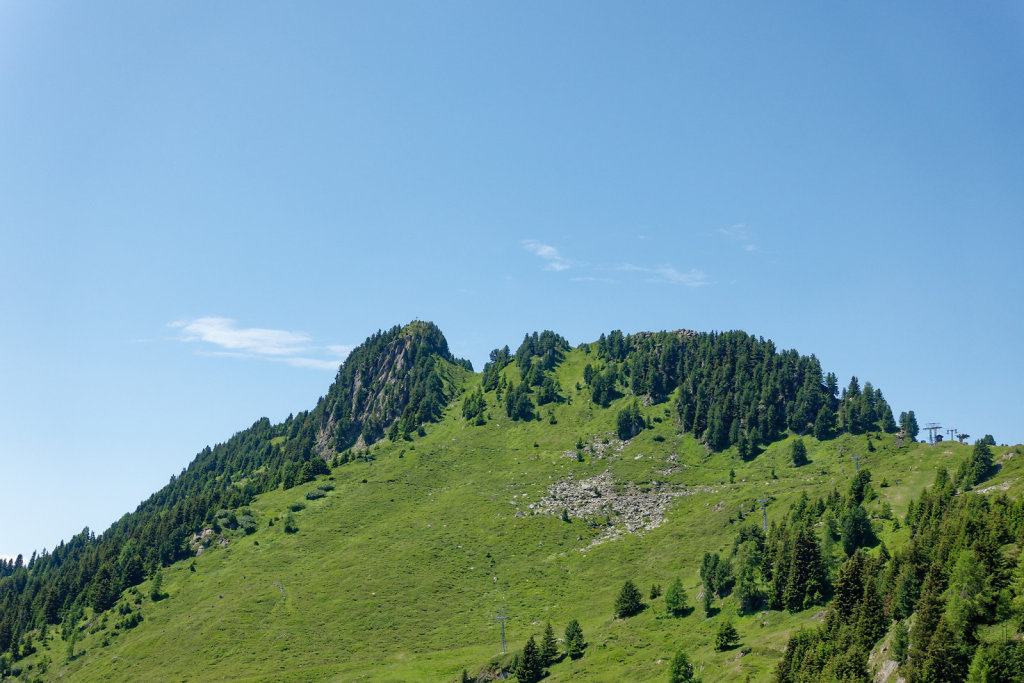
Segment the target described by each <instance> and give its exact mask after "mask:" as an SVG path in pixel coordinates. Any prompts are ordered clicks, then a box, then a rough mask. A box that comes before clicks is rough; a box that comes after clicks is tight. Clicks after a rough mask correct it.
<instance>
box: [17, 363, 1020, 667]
mask: <svg viewBox="0 0 1024 683" xmlns="http://www.w3.org/2000/svg"><path fill="white" fill-rule="evenodd" d="M585 362H586V356H585V355H584V354H583V352H582V351H580V350H575V351H572V352H571V353H570V354H569V355H568V356H567V357H566V359H565V361H564V362H563V363H562V364H561V365H560V366H559V368H558V375H559V379H560V382H561V385H562V387H563V394H564V395H565V396H566V397H567V398H568V399H569V401H568V402H563V403H561V404H558V405H556V406H553V407H550V406H545V407H543V408H541V409H540V410H539V413H540V419H538V420H535V421H532V422H529V423H521V422H511V421H510V420H508V419H507V418H506V417H505V415H504V410H503V409H502V408H500V407H498V406H497V405H496V404H495V400H494V394H493V393H491V394H488V395H487V398H488V401H489V413H490V419H489V420H488V422H487V424H486V425H485V426H480V427H472V426H467V425H466V423H465V421H464V420H463V419H462V417H461V411H460V409H459V406H458V405H457V402H456V403H453V404H452V405H451V406H449V407H448V409H447V411H446V413H445V416H444V418H443V420H442V421H441V422H440V423H438V424H436V425H430V426H428V429H427V435H426V436H425V437H420V438H415V439H414V440H413V441H412V442H405V441H401V440H400V441H398V442H397V443H391V442H388V441H384V442H382V443H381V444H379V445H378V446H376V447H374V448H373V450H372V454H373V456H374V459H373V460H370V461H369V462H362V461H356V462H351V463H347V464H345V465H342V466H340V467H337V468H335V469H334V470H333V471H332V473H331V475H330V477H321V478H320V479H319V481H317V482H313V483H309V484H306V485H303V486H300V487H296V488H293V489H289V490H277V491H274V492H271V493H268V494H264V495H261V496H259V498H258V499H257V500H256V501H255V502H254V503H253V504H252V505H251V506H249V508H248V510H249V511H250V512H251V514H252V515H253V517H254V518H255V519H256V521H257V524H258V526H259V530H258V531H257V532H256V533H254V534H251V535H248V536H247V535H244V534H243V533H242V532H241V531H234V532H225V538H226V539H227V546H226V547H221V546H220V545H218V544H217V543H213V544H211V546H210V547H209V548H208V549H207V550H205V551H204V552H203V554H202V555H201V556H200V557H198V558H196V559H195V561H194V569H195V571H192V570H191V568H190V567H191V566H192V565H193V563H192V561H190V560H186V561H184V562H179V563H178V564H176V565H174V566H172V567H170V568H167V569H165V570H164V572H163V574H164V584H163V589H164V591H165V592H166V593H167V594H168V597H167V598H166V599H164V600H161V601H159V602H153V601H151V599H150V597H149V588H150V584H149V582H147V583H144V584H142V585H141V586H139V587H138V590H137V594H138V596H139V597H140V598H141V606H136V605H135V604H133V603H134V600H135V596H136V593H134V592H127V593H126V594H125V595H124V596H123V597H122V599H121V604H124V603H129V604H132V608H133V609H134V610H136V611H138V610H140V609H141V612H142V614H143V615H144V620H143V621H142V622H141V623H140V624H139V625H138V626H136V627H134V628H131V629H127V630H126V629H124V628H121V629H117V628H116V627H115V624H116V622H117V620H118V619H119V618H120V617H119V616H118V614H117V609H116V608H115V609H113V610H111V611H110V612H108V613H107V617H106V619H105V622H104V620H102V619H95V620H93V623H91V624H89V625H88V627H87V628H85V629H84V630H83V631H82V635H81V637H80V638H79V640H78V642H77V643H76V644H75V651H76V654H75V656H74V657H73V658H70V659H69V658H68V656H67V647H68V645H67V643H64V642H62V641H61V640H60V638H59V636H58V635H56V634H55V631H56V630H57V629H53V630H52V631H51V633H50V634H49V636H48V638H47V639H46V644H45V645H43V644H41V643H37V646H39V651H38V652H37V653H36V654H35V655H33V656H32V657H29V658H28V659H26V660H23V661H22V662H20V663H19V664H20V666H21V668H22V671H23V675H24V676H25V677H27V678H32V677H35V676H40V677H41V678H43V679H45V680H51V679H56V678H69V677H70V678H74V679H82V680H100V679H103V680H109V679H133V680H148V681H165V680H166V681H170V680H175V681H179V680H210V679H235V680H267V679H274V680H310V679H331V680H346V681H347V680H386V681H419V680H424V681H439V680H458V677H459V675H460V673H461V672H462V670H463V669H464V668H465V669H468V670H469V671H470V673H475V672H478V671H481V670H482V669H484V668H485V667H486V666H488V664H489V663H491V662H495V661H500V660H501V657H500V655H499V649H500V640H499V631H498V624H497V622H496V621H494V620H493V619H492V617H493V616H494V614H495V612H496V611H497V610H499V609H504V610H505V612H506V613H507V614H508V615H509V617H510V618H509V620H508V621H507V626H506V633H507V638H508V642H509V650H510V651H514V650H518V649H520V648H521V647H522V645H523V643H524V642H525V640H526V639H527V638H528V637H529V636H530V635H534V636H537V637H539V635H540V634H541V632H542V630H543V628H544V624H545V622H546V621H548V620H550V621H551V622H552V624H553V626H554V627H555V631H556V634H557V635H559V636H561V635H562V632H563V630H564V628H565V625H566V624H567V622H568V621H569V620H570V619H573V618H576V619H578V620H579V621H580V624H581V626H582V628H583V632H584V634H585V637H586V640H587V642H588V644H589V645H588V648H587V650H586V654H585V656H584V657H583V658H582V659H580V660H577V661H570V660H567V659H566V660H564V661H562V662H560V663H558V664H556V665H554V666H553V667H551V670H550V671H551V675H550V677H549V678H548V679H546V680H551V681H561V680H574V681H576V680H581V681H587V680H592V681H615V680H666V678H667V671H668V661H669V660H670V659H671V657H672V655H673V654H674V652H675V651H676V650H677V649H678V648H679V647H685V648H686V649H687V651H688V653H689V655H690V658H691V660H692V661H694V662H695V663H697V664H698V666H699V667H700V668H702V674H701V675H702V676H703V678H704V680H707V681H712V680H743V679H744V677H745V676H746V675H748V674H749V675H750V676H751V678H752V679H753V680H767V679H768V678H769V677H770V673H771V670H772V667H773V666H774V665H775V663H776V662H777V661H778V658H779V656H780V654H781V652H782V649H783V648H784V647H785V645H786V642H787V639H788V635H789V632H790V631H791V630H793V629H795V628H798V627H800V626H802V625H813V624H816V623H817V622H816V620H815V617H816V614H817V613H818V612H819V611H821V610H822V609H823V608H815V609H811V610H807V611H805V612H802V613H796V614H789V613H785V612H776V611H769V612H759V613H757V614H754V615H749V616H743V617H737V616H736V610H735V598H732V597H729V598H726V599H725V600H724V601H722V602H721V603H716V605H715V606H716V607H717V608H719V612H718V613H717V614H716V615H714V616H712V617H711V618H708V619H706V618H705V617H704V616H703V614H702V612H701V610H699V609H697V610H694V611H692V612H691V613H690V614H689V615H688V616H686V617H684V618H680V619H669V618H667V617H665V611H664V598H663V597H660V598H657V599H655V600H648V599H647V592H648V589H649V587H650V586H651V584H652V583H659V584H661V586H662V587H663V588H664V587H667V585H668V583H669V582H670V581H671V580H672V579H673V578H674V577H675V576H679V577H681V578H682V581H683V584H684V586H685V588H686V590H687V593H688V600H689V603H690V604H691V605H695V604H696V596H697V592H698V589H699V584H700V581H699V577H698V569H699V564H700V561H701V557H702V555H703V553H704V552H705V551H719V552H723V551H728V549H729V548H730V547H731V545H732V541H733V537H734V535H735V532H736V529H737V528H738V525H739V524H741V523H752V522H757V523H759V522H760V515H761V513H760V509H756V510H755V505H756V504H755V501H756V500H757V499H759V498H769V499H771V503H770V504H769V506H768V517H769V520H773V519H774V520H779V519H781V518H782V517H783V516H785V515H786V514H787V512H788V510H789V506H790V504H791V503H793V502H794V501H796V500H797V499H798V498H799V496H800V495H801V493H802V492H804V491H806V492H807V493H808V494H809V495H810V496H811V497H812V498H813V497H816V496H822V495H825V494H827V493H828V492H829V491H830V490H831V489H832V487H834V486H835V487H838V488H839V490H841V491H845V489H846V487H847V485H848V481H849V479H850V477H851V476H852V474H853V472H854V464H853V462H852V461H851V459H850V457H851V456H853V455H858V456H862V457H863V459H862V461H861V466H862V467H863V466H868V467H870V468H871V471H872V473H873V477H874V478H873V483H874V486H875V488H876V490H877V491H878V493H879V497H878V499H877V500H875V501H873V502H872V503H871V504H870V506H869V510H871V511H874V512H878V511H880V510H881V509H882V505H883V503H888V504H889V505H891V506H892V510H893V512H894V513H895V514H896V515H897V516H902V515H903V514H904V513H905V511H906V505H907V503H908V501H909V500H910V498H911V497H916V496H917V495H918V494H919V492H920V490H921V488H922V487H923V486H925V485H927V484H929V483H931V481H932V479H933V478H934V473H935V471H936V469H937V468H939V467H947V468H950V469H951V470H953V469H955V468H956V466H957V465H958V464H959V462H960V461H961V460H962V459H963V458H964V457H966V456H967V454H968V452H969V450H970V447H968V446H962V445H960V444H945V443H944V444H941V445H936V446H929V445H927V444H912V443H907V444H905V445H904V446H902V447H896V446H895V442H894V437H893V436H891V435H871V436H870V437H867V436H864V435H860V436H850V435H846V436H843V437H840V438H837V439H835V440H832V441H826V442H821V443H819V442H818V441H816V440H815V439H813V438H811V437H804V440H805V443H807V445H808V451H809V457H810V460H811V463H810V464H808V465H806V466H804V467H801V468H799V469H797V468H794V467H792V465H791V464H790V462H789V439H787V440H783V441H779V442H776V443H775V444H773V445H772V446H770V447H769V448H768V449H767V450H766V451H764V452H763V453H761V454H760V455H758V456H757V457H756V458H755V459H753V460H752V461H750V462H742V461H741V460H740V459H739V458H738V457H737V456H736V454H735V453H734V452H733V451H727V452H725V453H717V454H708V453H707V452H706V450H705V449H704V448H703V447H702V446H701V445H700V444H699V443H697V442H696V441H695V440H694V439H693V437H692V435H689V434H686V435H680V434H678V433H677V428H676V426H675V424H674V419H673V416H672V415H670V414H669V409H670V404H668V403H664V404H660V405H654V406H650V407H645V408H643V411H644V413H645V415H646V416H647V417H648V420H649V422H651V423H652V425H653V428H652V429H648V430H645V431H644V432H642V433H641V434H640V435H638V436H637V437H635V438H634V439H632V440H631V442H629V443H628V445H626V446H625V448H623V449H622V450H621V451H615V450H614V449H611V450H610V455H605V456H600V457H599V456H597V455H595V454H593V453H589V452H588V453H587V454H586V455H585V457H584V460H583V462H578V461H577V460H576V458H574V457H565V456H564V455H563V453H564V452H565V451H567V450H568V451H573V450H575V445H576V442H577V440H578V439H582V440H583V441H584V442H586V443H596V444H598V445H600V444H601V442H602V440H603V439H605V438H612V437H613V433H614V429H615V415H616V412H617V410H618V409H619V408H621V407H622V406H623V405H625V403H626V402H627V401H632V398H631V397H626V398H622V399H619V400H618V401H616V402H614V403H613V404H612V405H611V406H610V407H609V408H607V409H601V408H599V407H597V406H594V405H593V404H592V403H591V401H590V400H589V398H588V397H587V394H586V390H584V391H577V390H576V389H575V387H576V386H577V382H580V383H582V380H581V377H582V372H583V365H584V364H585ZM505 372H508V373H513V372H515V367H514V366H511V367H510V368H508V369H506V370H505ZM516 379H518V377H517V378H516ZM478 382H479V375H475V376H472V375H467V376H466V377H465V379H464V380H463V385H462V387H461V389H460V392H461V391H465V390H466V389H468V388H472V387H473V386H475V383H478ZM550 414H553V416H554V418H555V421H556V423H555V424H552V423H551V420H550V418H549V415H550ZM869 438H870V439H871V443H872V445H873V448H874V451H873V452H869V451H868V439H869ZM1005 451H1006V449H1002V448H999V449H995V453H996V461H997V462H1000V463H1001V464H1003V465H1004V466H1003V468H1002V470H1001V471H1000V473H999V474H997V475H996V476H995V477H994V478H993V479H992V481H990V482H986V484H985V486H992V485H1000V484H1008V485H1009V488H1010V492H1011V493H1016V492H1019V490H1020V483H1019V482H1020V480H1021V477H1020V472H1019V469H1020V467H1021V464H1020V461H1021V458H1010V459H1003V458H1001V456H1002V455H1003V454H1004V453H1005ZM730 469H733V470H734V471H735V482H734V483H729V471H730ZM773 470H774V474H775V476H776V477H777V478H772V472H773ZM605 471H608V472H609V473H610V475H611V476H612V477H613V478H614V480H615V481H616V482H620V483H623V484H626V483H629V482H632V484H634V485H636V486H638V487H640V488H641V489H642V488H644V487H654V486H655V485H657V484H660V485H661V486H662V487H669V488H670V489H671V490H674V491H677V492H683V491H685V492H687V493H688V494H689V495H680V496H679V497H676V498H675V499H674V500H673V503H672V504H671V506H670V508H669V511H668V513H667V517H666V521H665V522H664V523H663V524H662V525H661V526H659V527H657V528H655V529H652V530H649V531H646V532H644V533H641V534H624V535H623V536H621V537H620V538H618V539H616V540H610V541H607V542H604V543H600V544H598V545H594V546H592V547H591V544H592V542H593V541H594V540H595V539H597V538H598V537H599V536H600V535H601V534H602V533H603V532H604V528H602V527H601V526H600V525H598V526H593V525H591V524H589V523H588V522H587V520H584V519H572V520H571V521H570V522H569V523H566V522H564V521H562V519H561V518H560V515H559V514H557V513H556V514H532V513H533V511H532V510H531V508H530V507H529V506H530V505H531V504H534V505H536V504H537V502H538V501H539V500H540V499H541V498H542V497H544V496H545V495H546V494H547V487H549V486H551V485H552V484H554V483H555V482H556V481H559V480H562V479H564V478H566V477H567V476H569V475H572V476H573V477H575V478H576V479H577V480H579V479H584V478H587V477H593V476H596V475H599V474H601V473H603V472H605ZM328 479H329V480H330V484H332V485H333V486H334V488H333V490H331V491H329V492H328V493H327V495H326V496H325V497H324V498H321V499H319V500H306V498H305V493H306V492H307V491H308V490H310V489H313V488H315V487H316V486H317V485H318V484H322V483H325V482H326V481H328ZM883 479H884V480H886V481H887V482H888V484H889V485H888V486H886V487H882V488H880V487H879V484H880V482H882V480H883ZM661 490H666V489H665V488H662V489H661ZM293 503H302V504H304V505H305V507H304V509H301V510H299V511H297V512H294V513H293V515H294V519H295V521H296V524H297V526H298V531H297V532H296V533H290V534H289V533H285V530H284V524H283V519H284V517H285V515H287V514H288V513H289V512H290V510H289V507H288V506H289V505H291V504H293ZM517 513H518V514H517ZM741 514H742V515H743V516H744V517H746V518H747V520H746V521H741V520H740V519H739V517H740V515H741ZM611 521H612V522H614V521H615V518H614V516H613V517H612V518H611ZM873 521H874V524H875V527H876V529H877V531H878V532H879V535H880V536H881V538H882V539H883V541H884V542H885V543H886V544H887V545H888V547H890V548H895V547H897V546H898V545H899V544H901V543H902V542H903V540H905V538H906V534H907V533H908V532H907V530H906V529H899V530H894V529H893V524H892V522H891V521H887V520H883V519H879V518H877V517H876V518H875V519H874V520H873ZM834 552H835V557H837V558H838V554H839V553H840V552H841V551H840V549H838V548H835V549H834ZM626 579H632V580H633V581H634V582H635V583H636V584H637V585H638V586H639V587H640V588H641V590H642V591H643V593H644V596H645V602H647V603H648V605H649V607H648V609H646V610H645V611H644V612H642V613H641V614H640V615H638V616H636V617H633V618H630V619H626V620H620V619H615V618H613V607H612V606H613V603H614V600H615V596H616V594H617V592H618V591H619V589H620V588H621V586H622V584H623V582H624V581H625V580H626ZM727 617H728V618H731V619H732V621H733V623H734V624H735V626H736V627H737V629H738V630H739V633H740V639H741V641H740V642H741V645H740V647H739V648H737V649H734V650H731V651H728V652H724V653H720V652H716V651H714V649H713V642H714V634H715V630H716V629H717V627H718V625H719V623H720V621H721V620H723V619H725V618H727ZM87 618H90V619H91V615H89V614H87ZM115 632H116V633H115ZM510 656H511V655H510ZM507 659H508V658H506V661H507ZM41 663H42V665H41ZM43 667H45V671H42V668H43Z"/></svg>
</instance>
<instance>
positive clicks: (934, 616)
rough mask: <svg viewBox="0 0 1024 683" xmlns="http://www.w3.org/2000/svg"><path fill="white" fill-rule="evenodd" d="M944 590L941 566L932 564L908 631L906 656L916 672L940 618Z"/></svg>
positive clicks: (919, 667) (924, 656) (922, 662)
mask: <svg viewBox="0 0 1024 683" xmlns="http://www.w3.org/2000/svg"><path fill="white" fill-rule="evenodd" d="M945 588H946V585H945V577H944V575H943V569H942V565H941V564H939V563H934V564H932V565H931V567H929V569H928V574H927V576H925V579H924V585H923V586H922V587H921V597H920V598H919V599H918V601H917V605H916V608H915V610H914V611H915V613H916V617H915V620H914V628H913V629H912V630H911V631H910V649H909V651H908V654H909V656H910V664H911V667H912V668H913V669H914V670H916V671H918V672H919V671H920V669H921V667H922V666H923V664H924V660H925V658H926V655H927V653H928V647H929V644H930V642H931V637H932V634H934V633H935V630H936V628H937V627H938V625H939V619H940V617H941V616H942V612H943V607H944V605H943V601H942V593H943V591H944V590H945ZM912 680H913V679H912Z"/></svg>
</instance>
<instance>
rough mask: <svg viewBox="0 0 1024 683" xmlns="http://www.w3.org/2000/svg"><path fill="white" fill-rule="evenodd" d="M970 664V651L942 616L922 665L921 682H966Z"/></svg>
mask: <svg viewBox="0 0 1024 683" xmlns="http://www.w3.org/2000/svg"><path fill="white" fill-rule="evenodd" d="M970 663H971V660H970V655H969V651H968V649H967V648H966V647H965V645H964V643H963V641H962V640H961V638H960V636H959V634H958V633H957V632H956V629H955V628H954V627H953V625H952V624H950V623H949V622H948V621H947V620H946V617H945V616H942V617H941V618H939V623H938V625H937V626H936V627H935V632H934V634H932V637H931V640H930V641H929V643H928V650H927V653H926V654H925V657H924V660H923V661H922V663H921V669H920V680H922V681H927V682H928V683H959V681H963V680H966V678H967V670H968V668H969V667H970Z"/></svg>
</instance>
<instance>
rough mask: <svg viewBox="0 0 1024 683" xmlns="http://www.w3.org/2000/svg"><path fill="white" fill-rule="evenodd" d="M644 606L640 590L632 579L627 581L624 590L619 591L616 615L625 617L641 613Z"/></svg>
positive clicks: (616, 600) (621, 617)
mask: <svg viewBox="0 0 1024 683" xmlns="http://www.w3.org/2000/svg"><path fill="white" fill-rule="evenodd" d="M643 608H644V604H643V602H642V596H641V595H640V591H639V590H637V587H636V586H635V585H634V584H633V582H632V581H626V583H625V584H623V586H622V590H621V591H619V596H618V597H617V598H616V599H615V616H617V617H619V618H620V619H624V618H626V617H631V616H633V615H634V614H639V613H640V611H641V610H643Z"/></svg>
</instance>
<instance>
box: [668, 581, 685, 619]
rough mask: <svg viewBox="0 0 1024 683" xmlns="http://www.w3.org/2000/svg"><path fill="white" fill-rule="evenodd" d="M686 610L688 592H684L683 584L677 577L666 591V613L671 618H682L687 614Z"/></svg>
mask: <svg viewBox="0 0 1024 683" xmlns="http://www.w3.org/2000/svg"><path fill="white" fill-rule="evenodd" d="M686 610H687V605H686V592H685V591H684V590H683V582H682V581H680V579H679V577H678V576H677V577H676V578H674V579H672V583H670V584H669V585H668V588H667V589H666V590H665V611H666V612H667V613H668V615H669V616H670V617H681V616H683V615H685V614H686Z"/></svg>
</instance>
